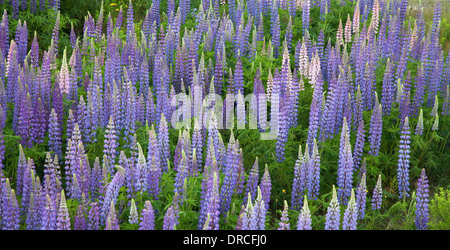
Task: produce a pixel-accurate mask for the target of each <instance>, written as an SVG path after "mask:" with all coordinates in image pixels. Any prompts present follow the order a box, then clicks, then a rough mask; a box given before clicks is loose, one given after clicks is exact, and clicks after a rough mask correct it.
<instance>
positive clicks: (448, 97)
mask: <svg viewBox="0 0 450 250" xmlns="http://www.w3.org/2000/svg"><path fill="white" fill-rule="evenodd" d="M447 58H449V57H447ZM449 60H450V59H449ZM448 65H449V70H448V71H449V73H448V74H449V75H450V63H449V64H448ZM449 78H450V76H449ZM449 110H450V85H447V88H446V91H445V97H444V103H443V104H442V113H441V114H442V115H448V114H449Z"/></svg>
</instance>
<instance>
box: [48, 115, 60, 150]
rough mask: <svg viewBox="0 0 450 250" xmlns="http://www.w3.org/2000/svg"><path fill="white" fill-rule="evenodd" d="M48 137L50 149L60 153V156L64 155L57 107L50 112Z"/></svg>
mask: <svg viewBox="0 0 450 250" xmlns="http://www.w3.org/2000/svg"><path fill="white" fill-rule="evenodd" d="M48 138H49V140H48V146H49V150H50V151H53V152H54V153H55V154H56V155H58V157H62V149H61V144H62V142H61V126H60V124H59V122H58V117H57V116H56V112H55V109H52V111H51V113H50V121H49V128H48Z"/></svg>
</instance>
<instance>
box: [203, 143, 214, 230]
mask: <svg viewBox="0 0 450 250" xmlns="http://www.w3.org/2000/svg"><path fill="white" fill-rule="evenodd" d="M214 154H215V153H214V145H213V144H212V143H211V144H210V148H209V150H208V152H207V158H206V159H207V161H206V162H205V167H204V171H203V178H202V184H201V194H200V215H199V218H198V229H202V228H203V226H204V225H205V216H206V214H207V210H208V199H209V196H210V194H211V193H210V187H209V186H208V185H209V184H211V183H210V175H212V174H213V172H215V171H216V169H215V168H217V161H216V160H215V157H214ZM209 158H211V160H209Z"/></svg>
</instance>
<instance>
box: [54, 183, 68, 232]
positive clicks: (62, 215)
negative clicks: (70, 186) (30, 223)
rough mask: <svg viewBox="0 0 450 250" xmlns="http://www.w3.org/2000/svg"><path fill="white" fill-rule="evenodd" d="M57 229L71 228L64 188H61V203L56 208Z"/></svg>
mask: <svg viewBox="0 0 450 250" xmlns="http://www.w3.org/2000/svg"><path fill="white" fill-rule="evenodd" d="M56 229H57V230H71V224H70V217H69V210H68V209H67V203H66V195H65V194H64V189H63V190H61V203H60V204H59V208H58V217H57V218H56Z"/></svg>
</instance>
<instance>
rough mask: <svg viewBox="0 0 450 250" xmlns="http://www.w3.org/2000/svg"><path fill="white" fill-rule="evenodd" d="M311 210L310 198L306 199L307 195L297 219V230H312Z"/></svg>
mask: <svg viewBox="0 0 450 250" xmlns="http://www.w3.org/2000/svg"><path fill="white" fill-rule="evenodd" d="M311 229H312V227H311V212H310V211H309V207H308V200H307V199H306V195H305V197H304V200H303V206H302V210H301V211H300V214H299V215H298V221H297V230H311Z"/></svg>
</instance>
